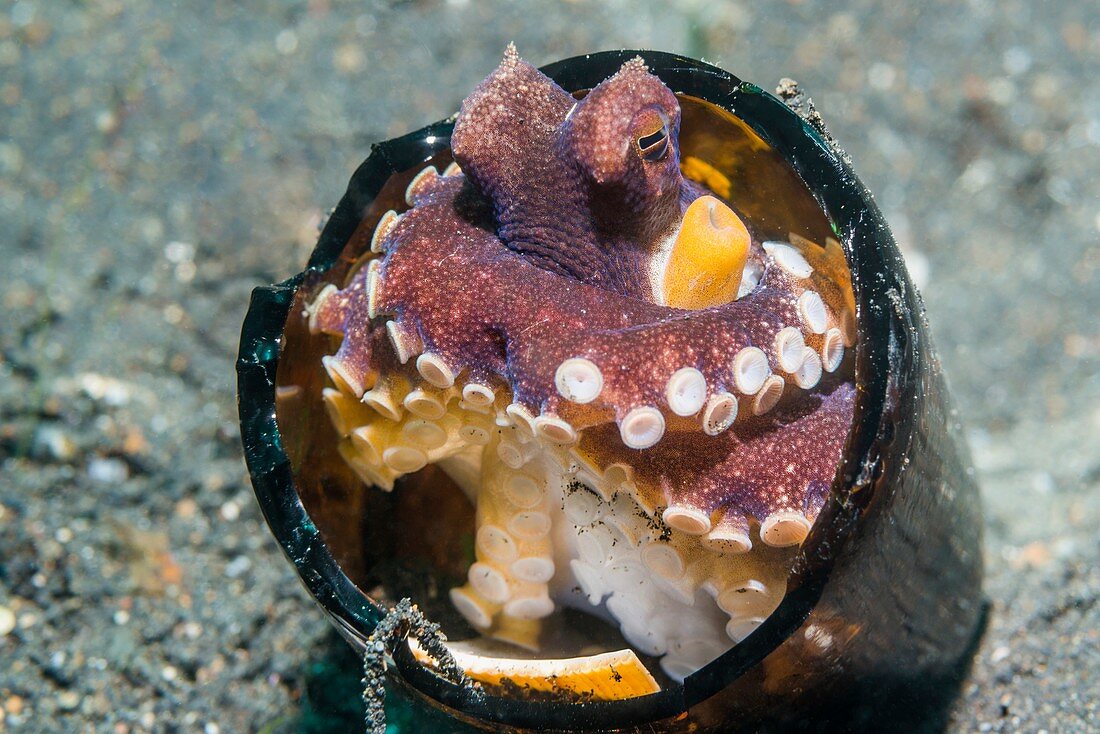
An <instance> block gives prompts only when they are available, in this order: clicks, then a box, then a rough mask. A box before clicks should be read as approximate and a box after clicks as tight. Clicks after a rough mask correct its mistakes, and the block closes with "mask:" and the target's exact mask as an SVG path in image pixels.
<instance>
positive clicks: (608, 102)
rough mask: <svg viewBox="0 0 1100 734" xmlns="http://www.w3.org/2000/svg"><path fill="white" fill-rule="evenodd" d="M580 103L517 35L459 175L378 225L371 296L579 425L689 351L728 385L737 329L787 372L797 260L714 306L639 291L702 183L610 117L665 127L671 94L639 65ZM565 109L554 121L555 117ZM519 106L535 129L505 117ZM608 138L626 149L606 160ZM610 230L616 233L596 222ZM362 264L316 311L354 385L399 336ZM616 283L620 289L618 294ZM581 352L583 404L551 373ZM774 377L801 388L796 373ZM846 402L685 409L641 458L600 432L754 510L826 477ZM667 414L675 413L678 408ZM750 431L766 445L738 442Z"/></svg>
mask: <svg viewBox="0 0 1100 734" xmlns="http://www.w3.org/2000/svg"><path fill="white" fill-rule="evenodd" d="M491 99H496V100H498V102H497V103H496V104H490V100H491ZM500 99H505V100H508V101H509V103H508V104H507V105H503V106H502V105H501V104H500V102H499V100H500ZM513 101H514V102H515V104H512V102H513ZM590 104H591V105H592V106H589V105H590ZM572 105H573V101H572V97H571V96H570V95H568V94H567V93H566V92H564V90H562V89H560V88H559V87H557V86H556V85H554V84H553V82H551V81H550V80H549V79H547V78H546V77H545V76H543V75H542V74H540V73H539V72H538V71H537V70H536V69H534V68H532V67H530V66H529V65H527V64H526V63H524V62H522V61H520V60H519V59H518V58H516V57H515V56H514V55H512V54H511V53H509V55H507V56H506V57H505V60H504V62H503V63H502V64H501V67H500V68H499V69H498V70H497V71H496V72H495V73H494V74H493V75H491V76H490V77H489V78H488V79H487V80H486V81H484V82H483V83H482V84H481V85H480V86H479V87H478V88H477V90H476V91H475V92H474V93H473V94H472V95H471V96H470V97H469V98H468V99H467V100H466V102H465V103H464V104H463V107H462V113H461V115H460V117H459V121H458V123H457V125H456V129H455V135H454V151H455V155H456V159H457V161H458V162H459V163H460V165H461V166H462V173H461V174H456V175H452V176H442V177H439V178H435V179H430V180H429V181H428V182H427V183H425V184H423V185H421V186H419V187H418V189H417V191H416V193H415V194H414V196H413V204H414V206H413V208H412V209H411V211H409V212H407V213H406V214H405V215H403V216H402V217H401V219H400V221H399V222H398V223H397V224H396V225H395V226H393V228H392V229H391V230H390V231H389V232H388V233H387V234H386V236H385V241H384V244H383V245H382V248H383V249H384V251H385V253H386V254H385V256H384V257H383V258H382V267H381V271H380V272H381V277H380V283H379V286H378V289H377V295H376V302H375V309H376V312H377V313H379V314H385V315H386V317H388V318H393V319H395V320H396V321H397V322H398V323H399V324H400V325H401V330H402V331H403V332H405V333H410V332H411V333H413V334H415V335H416V338H415V339H414V341H419V343H420V345H421V346H422V348H423V350H424V351H427V352H430V353H433V354H437V355H439V356H440V357H442V358H443V360H444V361H445V362H446V363H447V364H448V365H449V366H450V367H451V368H452V370H453V371H454V372H455V374H460V373H461V374H463V375H464V376H465V377H466V379H467V380H469V381H477V382H484V383H487V384H491V385H493V386H494V387H499V386H500V385H501V384H502V383H503V385H505V386H507V389H508V390H510V391H511V393H512V396H513V400H514V401H515V402H518V403H520V404H522V405H524V406H526V407H527V408H528V410H530V412H531V413H532V414H533V415H535V416H537V415H539V414H540V413H547V414H553V415H557V416H560V417H561V418H563V419H565V420H567V421H569V422H570V423H571V424H572V425H573V426H574V428H576V429H577V430H580V431H583V430H584V429H587V428H590V427H593V426H598V425H601V424H605V423H608V422H609V421H615V420H621V419H622V418H623V417H624V416H625V415H626V413H627V412H628V411H629V410H630V409H631V408H634V407H636V406H643V405H657V406H661V405H662V403H664V401H665V397H664V392H665V388H666V383H667V381H668V379H669V376H670V375H671V374H672V373H673V372H675V371H676V370H677V369H679V368H681V367H684V366H691V367H695V368H697V369H699V370H700V371H701V372H702V374H703V376H704V377H705V378H706V381H707V385H708V386H710V389H711V391H712V392H718V391H721V390H727V391H729V392H731V393H734V394H737V392H738V391H737V389H736V388H735V387H734V385H733V379H732V375H731V369H732V368H731V358H732V356H733V355H734V354H736V353H737V351H738V350H739V349H741V348H743V347H745V346H751V345H757V346H759V347H761V348H762V349H763V350H764V351H765V352H766V353H768V354H769V362H770V363H771V369H772V371H773V372H774V373H778V374H782V373H783V372H782V369H781V368H780V367H779V366H778V365H777V363H776V360H775V355H774V354H772V352H773V349H772V344H773V342H774V339H775V336H776V334H777V333H778V332H779V330H780V329H782V328H783V327H785V326H789V325H791V324H794V325H798V324H799V315H798V312H797V307H796V305H795V301H796V298H795V296H794V295H793V294H794V293H795V290H794V287H793V283H792V278H791V276H789V275H788V274H787V273H786V272H785V271H784V270H783V269H781V268H779V267H777V266H775V265H774V263H773V264H770V265H768V266H767V267H766V269H765V272H764V276H763V278H762V279H761V282H760V285H759V286H758V288H757V289H756V290H755V291H754V292H753V293H751V294H750V295H748V296H746V297H744V298H741V299H739V300H737V301H736V302H733V303H730V304H727V305H725V306H722V307H718V308H712V309H707V310H703V311H695V312H687V311H681V310H678V309H674V308H669V307H665V306H660V305H657V304H654V303H652V302H651V301H649V300H648V299H647V298H643V297H640V296H639V295H638V293H639V291H648V290H649V285H648V283H647V282H645V281H644V276H645V274H646V273H647V268H648V266H647V265H644V264H641V265H639V264H638V263H641V262H642V261H643V260H644V259H645V258H647V257H648V256H649V254H650V253H651V251H652V247H653V245H652V244H647V242H649V240H646V239H645V237H646V236H647V235H650V234H651V233H653V232H659V233H661V234H664V235H667V234H668V232H669V230H670V229H671V228H673V227H674V226H675V225H676V224H677V223H678V221H677V219H676V217H678V216H679V212H680V211H681V202H683V201H690V200H691V199H693V198H694V195H695V191H696V190H697V189H698V187H697V186H696V185H695V184H691V183H690V182H685V180H684V179H683V178H682V177H681V175H680V172H679V168H678V166H677V165H676V163H677V161H678V155H677V154H676V151H675V145H673V146H672V148H673V149H672V151H670V153H669V154H668V155H667V156H666V158H665V159H664V160H662V161H660V162H659V163H658V164H657V165H656V166H654V167H653V168H656V169H657V170H650V169H649V168H647V167H646V166H645V165H644V164H643V162H642V161H641V159H640V158H639V156H637V155H636V154H635V153H634V151H633V150H631V149H630V134H629V132H628V128H627V127H624V126H622V125H616V124H613V123H612V122H608V121H602V118H603V117H604V116H609V117H610V118H611V119H612V120H614V121H622V120H630V119H634V117H637V113H635V114H633V115H632V114H631V110H632V109H636V108H640V109H642V110H643V111H648V110H651V109H652V108H653V107H654V106H660V107H661V109H663V110H664V111H665V113H666V114H667V115H668V119H669V120H670V129H671V130H673V131H675V130H676V128H677V123H678V118H679V106H678V104H677V103H676V100H675V96H674V95H672V94H671V93H670V92H669V91H668V89H667V87H665V86H664V85H663V84H661V83H660V81H659V80H657V79H656V77H653V76H652V75H649V74H648V72H646V71H645V69H644V67H643V66H641V65H640V64H634V63H631V64H627V65H626V66H625V67H624V69H623V70H622V71H621V72H620V73H619V74H617V75H616V76H614V77H612V78H611V79H609V80H608V81H606V82H604V83H603V84H601V85H600V86H599V87H597V88H596V89H595V90H594V91H593V92H592V93H591V94H590V95H589V96H588V97H586V98H585V100H584V101H583V102H582V103H581V104H579V105H578V106H577V109H576V110H574V112H573V113H572V114H571V115H569V110H570V108H571V107H572ZM631 105H633V106H631ZM567 115H568V119H566V120H565V121H564V123H562V124H561V126H560V128H556V127H553V126H552V124H551V123H552V122H553V120H554V119H555V117H556V118H560V119H564V118H565V117H566V116H567ZM517 119H522V120H523V121H524V124H523V125H522V126H521V129H524V130H526V129H527V128H530V130H529V133H530V134H529V135H520V134H518V133H517V132H516V125H517V124H518V123H517V122H516V121H517ZM582 129H583V130H585V131H586V133H585V135H583V136H580V135H579V134H578V130H582ZM620 149H624V150H620ZM608 151H619V152H622V153H624V154H623V155H622V156H621V159H615V156H614V155H612V154H611V153H609V152H608ZM528 163H530V165H528ZM611 182H614V184H615V185H613V186H610V184H611ZM528 184H530V186H528ZM609 186H610V189H611V191H610V193H609V194H608V197H604V198H600V199H598V201H599V204H598V205H596V208H595V211H594V212H593V211H592V210H590V209H589V208H588V207H590V206H593V202H594V201H596V200H597V199H596V196H595V194H594V193H593V192H594V191H601V190H602V189H601V187H604V188H607V187H609ZM556 193H560V196H559V197H557V198H555V197H554V196H552V195H553V194H556ZM612 195H614V196H615V197H616V199H615V205H614V206H611V205H610V204H608V202H609V201H610V196H612ZM639 202H649V203H650V204H652V205H653V206H654V207H656V208H657V210H658V211H659V212H663V213H662V214H660V216H658V215H657V214H653V215H652V216H649V217H646V216H642V217H641V219H643V220H645V222H646V223H645V224H644V225H643V226H636V227H633V228H631V227H625V228H623V229H619V230H615V229H614V228H609V222H611V221H613V220H612V218H614V221H621V220H622V219H630V215H629V213H630V212H631V211H633V209H632V207H633V206H638V205H639V204H638V203H639ZM605 205H606V206H605ZM558 207H560V209H559V208H558ZM609 212H610V214H609ZM658 220H659V222H660V223H658ZM607 232H612V233H613V234H612V235H611V236H605V239H603V240H600V239H599V237H600V236H601V235H606V233H607ZM619 243H623V244H621V245H620V244H619ZM624 252H625V255H624V256H623V257H621V258H620V257H619V256H620V254H623V253H624ZM608 279H610V281H611V282H608ZM366 280H367V269H366V268H364V269H362V270H361V271H360V272H359V274H358V275H357V276H356V278H355V279H354V280H353V281H352V282H351V283H350V284H349V286H348V287H347V288H346V289H345V290H344V291H342V292H341V293H340V294H339V295H338V296H336V297H334V298H332V299H329V300H328V301H327V302H326V303H325V306H324V309H323V312H322V313H321V314H320V315H319V323H320V325H321V327H322V329H323V330H327V331H332V332H338V333H342V334H343V335H344V341H343V343H342V344H341V347H340V350H339V352H338V353H337V359H338V360H339V361H341V362H342V363H343V364H344V365H346V366H347V367H348V369H349V370H350V371H351V372H352V373H353V374H355V375H356V376H357V377H358V379H359V380H360V381H361V384H362V385H363V386H364V387H366V386H367V384H368V383H370V382H371V381H372V380H373V379H374V378H375V376H376V375H377V374H378V373H379V372H384V371H385V370H387V369H391V368H392V364H393V359H392V351H393V350H392V347H391V346H390V344H389V342H388V340H387V339H386V335H385V333H384V330H383V329H380V328H377V326H378V322H379V321H381V320H382V319H376V320H375V321H374V322H372V321H371V320H370V319H369V318H367V313H366V312H367V299H366V296H365V293H366V290H367V283H366ZM639 284H642V285H639ZM608 287H612V288H611V290H608ZM830 287H831V289H832V290H833V291H834V292H833V293H832V294H829V293H823V295H825V297H826V300H827V301H831V302H833V303H841V302H842V300H843V299H842V298H841V296H840V295H839V294H838V293H837V292H836V291H837V286H836V285H835V284H831V283H830V282H828V281H825V282H824V284H823V287H822V290H823V291H826V290H828V289H829V288H830ZM619 289H622V290H624V291H627V292H626V293H622V292H614V291H615V290H619ZM830 296H831V297H830ZM839 308H842V307H840V306H838V309H839ZM372 323H373V326H372ZM810 338H811V337H810V335H807V343H810ZM577 356H581V357H586V358H589V359H591V360H592V361H593V362H595V363H596V364H598V365H599V367H600V369H601V371H602V374H603V378H604V387H603V390H602V391H601V393H600V395H599V397H598V398H597V399H596V400H595V401H593V402H591V403H588V404H584V405H580V404H576V403H573V402H570V401H569V400H568V399H566V398H564V397H563V396H562V395H560V394H559V393H558V392H557V391H556V390H555V384H554V374H555V370H556V369H557V367H558V365H559V364H560V363H561V362H562V361H563V360H566V359H569V358H571V357H577ZM785 391H786V392H788V393H801V392H802V391H801V390H799V389H798V388H797V387H796V386H794V385H793V384H791V385H789V386H788V387H787V388H786V389H785ZM742 397H744V396H742ZM852 400H853V391H852V389H851V387H850V386H846V385H844V384H843V382H842V381H841V380H838V379H825V380H823V381H822V383H820V384H819V385H818V387H817V388H816V390H815V391H813V393H806V394H801V395H791V397H790V399H789V400H785V401H784V404H783V406H782V409H781V410H779V411H777V412H775V413H774V414H771V415H766V416H762V417H759V418H748V419H744V418H743V419H740V420H738V421H737V422H736V423H735V425H734V428H733V430H730V431H727V432H725V433H723V434H721V435H719V436H706V435H703V434H702V433H701V432H700V431H699V430H698V426H697V425H695V426H694V429H693V430H690V429H689V430H688V431H686V432H685V433H686V435H685V436H683V437H682V438H684V440H685V441H686V442H687V444H688V445H687V446H680V445H677V446H676V447H675V448H673V447H672V443H679V442H678V441H669V442H666V443H667V444H668V445H661V444H658V446H657V447H655V448H654V449H650V450H649V451H648V453H647V454H646V456H645V457H644V458H643V457H640V456H638V455H637V453H636V452H631V451H630V450H629V449H626V448H625V447H624V446H622V444H621V442H619V443H617V442H616V441H614V440H608V441H606V449H607V450H608V451H613V452H616V453H619V451H620V449H621V450H623V451H625V453H626V454H627V455H625V456H623V457H622V458H623V459H624V460H628V461H629V462H630V463H631V464H635V463H638V462H644V463H646V464H649V465H650V466H652V467H653V471H654V473H655V476H654V477H652V478H651V479H649V480H648V481H646V482H645V483H646V484H647V485H649V486H652V487H655V488H656V487H664V488H665V491H667V493H668V495H669V496H668V497H666V498H665V501H664V502H662V501H657V504H666V503H669V504H671V503H673V502H675V501H677V500H681V499H682V500H684V501H687V502H688V503H689V504H692V505H694V506H699V507H701V508H703V509H704V510H705V511H707V512H711V511H714V510H716V509H719V508H722V507H726V506H729V505H730V503H731V502H732V503H734V505H735V506H736V507H737V508H738V509H739V511H742V512H745V513H747V514H748V515H749V516H751V517H755V518H758V519H760V520H763V519H764V518H765V517H767V515H768V514H769V513H770V512H774V511H776V510H780V509H792V510H799V511H805V510H807V509H809V508H812V507H814V506H815V505H816V503H817V502H819V499H814V497H816V496H817V495H818V494H820V488H821V487H822V486H827V485H828V484H829V483H830V481H831V479H832V477H833V473H834V471H835V467H836V463H837V460H838V457H839V452H840V449H841V445H842V443H843V441H844V438H845V436H846V434H847V426H848V424H849V419H850V415H851V406H852ZM743 402H744V401H743ZM818 408H821V410H820V414H818V412H817V409H818ZM666 412H667V411H666ZM741 413H742V414H743V415H744V416H748V415H749V413H750V411H749V410H748V409H747V408H742V409H741ZM669 422H670V424H672V425H670V427H675V426H676V425H678V424H677V423H676V417H675V416H671V415H669ZM696 423H697V421H696ZM685 427H686V426H685ZM676 433H677V432H676V431H672V432H671V435H675V434H676ZM671 435H670V438H671ZM755 445H759V446H760V451H759V452H757V451H754V450H749V446H755ZM780 447H783V448H782V451H785V452H793V456H792V457H791V458H793V459H797V461H796V463H797V466H798V470H797V472H796V473H795V474H796V475H797V479H791V472H789V471H788V470H787V466H788V464H789V463H790V462H788V461H784V462H782V463H781V464H780V463H779V462H776V461H772V460H771V459H770V458H769V457H771V456H773V455H774V454H775V452H776V451H778V450H780ZM685 461H686V462H687V463H688V465H690V466H691V467H693V468H695V471H694V472H692V479H691V480H688V479H686V478H685V477H676V476H666V475H668V474H670V473H671V472H669V470H668V469H667V468H661V467H667V466H669V465H670V462H671V463H672V464H675V465H680V464H683V463H684V462H685ZM779 475H784V476H785V477H786V478H785V479H784V480H782V481H779V479H780V477H779ZM814 514H816V512H815V511H813V510H811V511H810V517H811V519H812V517H813V515H814Z"/></svg>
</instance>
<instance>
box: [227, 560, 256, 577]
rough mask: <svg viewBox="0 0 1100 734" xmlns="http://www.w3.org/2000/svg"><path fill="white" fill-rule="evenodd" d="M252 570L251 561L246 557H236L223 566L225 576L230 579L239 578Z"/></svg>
mask: <svg viewBox="0 0 1100 734" xmlns="http://www.w3.org/2000/svg"><path fill="white" fill-rule="evenodd" d="M250 568H252V561H251V560H249V558H248V556H237V557H236V558H234V559H233V560H232V561H230V562H229V563H227V564H226V565H225V575H226V576H228V577H229V578H231V579H235V578H239V577H240V576H243V575H244V574H245V573H247V572H248V569H250Z"/></svg>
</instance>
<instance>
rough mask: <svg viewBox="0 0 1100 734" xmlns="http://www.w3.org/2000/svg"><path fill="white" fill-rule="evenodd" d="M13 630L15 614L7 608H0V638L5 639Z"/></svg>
mask: <svg viewBox="0 0 1100 734" xmlns="http://www.w3.org/2000/svg"><path fill="white" fill-rule="evenodd" d="M13 629H15V612H13V611H12V610H10V609H8V608H7V607H0V637H5V636H6V635H7V634H8V633H9V632H11V631H12V630H13Z"/></svg>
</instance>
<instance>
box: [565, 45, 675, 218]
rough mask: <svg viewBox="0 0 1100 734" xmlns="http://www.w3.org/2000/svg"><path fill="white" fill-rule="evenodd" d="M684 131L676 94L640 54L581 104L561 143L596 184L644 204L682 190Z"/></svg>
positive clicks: (638, 204) (573, 113)
mask: <svg viewBox="0 0 1100 734" xmlns="http://www.w3.org/2000/svg"><path fill="white" fill-rule="evenodd" d="M679 130H680V105H679V103H678V102H677V101H676V95H674V94H673V93H672V92H671V91H670V90H669V88H668V87H666V86H665V85H664V84H663V83H662V82H661V80H660V79H658V78H657V77H655V76H653V75H652V74H650V73H649V71H648V69H647V68H646V66H645V63H644V62H643V61H642V60H641V59H640V58H636V59H634V60H632V61H628V62H627V63H626V64H624V65H623V67H622V69H620V70H619V72H618V73H617V74H615V75H614V76H613V77H611V78H609V79H608V80H606V81H605V82H603V83H602V84H600V85H599V86H597V87H596V88H595V89H593V90H592V91H591V92H590V93H589V94H588V95H587V96H585V97H584V99H582V100H580V101H579V102H578V103H577V105H576V108H575V109H574V110H573V111H572V112H571V113H570V114H569V116H568V117H567V118H566V120H565V124H564V125H563V129H562V133H561V136H562V137H561V143H562V145H563V146H564V147H565V149H566V150H568V151H569V153H570V154H571V155H572V156H573V157H574V159H575V160H576V163H577V166H578V168H579V169H580V170H581V171H582V172H583V173H584V174H585V175H586V176H587V178H588V179H589V180H591V181H592V182H593V183H594V184H596V185H597V186H598V187H607V188H608V189H612V188H619V189H622V190H624V191H626V192H631V193H633V194H634V196H633V197H632V198H633V203H634V204H635V206H641V205H644V204H647V203H650V202H652V200H654V199H655V198H657V197H659V196H660V195H661V194H667V193H668V192H671V191H675V192H676V193H679V188H680V182H681V181H682V178H681V175H680V167H679V154H678V151H677V149H676V148H677V136H678V135H679Z"/></svg>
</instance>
